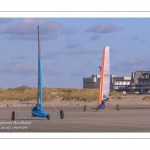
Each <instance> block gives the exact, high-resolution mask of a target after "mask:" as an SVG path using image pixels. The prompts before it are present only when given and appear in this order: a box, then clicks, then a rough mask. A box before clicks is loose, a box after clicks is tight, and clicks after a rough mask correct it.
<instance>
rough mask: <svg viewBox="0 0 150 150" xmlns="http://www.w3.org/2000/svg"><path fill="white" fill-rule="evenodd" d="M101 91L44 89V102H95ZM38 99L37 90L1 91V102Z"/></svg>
mask: <svg viewBox="0 0 150 150" xmlns="http://www.w3.org/2000/svg"><path fill="white" fill-rule="evenodd" d="M98 95H99V89H73V88H43V101H52V100H56V99H61V100H67V101H70V100H77V101H94V100H97V99H98ZM109 96H111V97H112V98H118V97H122V96H123V93H122V92H120V93H119V92H110V93H109ZM36 99H37V88H31V87H27V86H21V87H16V88H8V89H6V90H4V89H0V100H1V101H4V100H20V101H29V100H36Z"/></svg>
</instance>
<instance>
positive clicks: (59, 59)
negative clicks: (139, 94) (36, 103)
mask: <svg viewBox="0 0 150 150" xmlns="http://www.w3.org/2000/svg"><path fill="white" fill-rule="evenodd" d="M38 25H40V44H41V53H42V66H43V87H50V88H80V89H82V88H83V78H84V77H91V75H94V74H99V68H98V66H101V57H102V50H103V48H104V46H109V47H110V70H111V74H114V75H116V76H118V77H119V76H131V72H133V71H149V70H150V65H149V64H150V59H149V58H150V42H149V41H150V36H149V35H150V31H149V28H150V27H149V26H150V18H118V17H116V18H97V17H92V18H88V17H85V18H84V17H83V18H71V17H70V18H69V17H64V18H63V17H62V18H43V17H42V18H38V17H35V18H0V77H1V81H0V87H1V88H4V89H7V88H14V87H19V86H22V85H27V86H30V87H37V64H38V57H37V55H38V43H37V26H38Z"/></svg>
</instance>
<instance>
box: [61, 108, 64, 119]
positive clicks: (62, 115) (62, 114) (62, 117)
mask: <svg viewBox="0 0 150 150" xmlns="http://www.w3.org/2000/svg"><path fill="white" fill-rule="evenodd" d="M60 118H61V119H64V112H63V110H60Z"/></svg>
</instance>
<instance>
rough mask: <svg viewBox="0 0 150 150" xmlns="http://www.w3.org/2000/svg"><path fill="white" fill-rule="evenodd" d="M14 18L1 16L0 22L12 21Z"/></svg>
mask: <svg viewBox="0 0 150 150" xmlns="http://www.w3.org/2000/svg"><path fill="white" fill-rule="evenodd" d="M11 21H12V19H11V18H0V23H8V22H11Z"/></svg>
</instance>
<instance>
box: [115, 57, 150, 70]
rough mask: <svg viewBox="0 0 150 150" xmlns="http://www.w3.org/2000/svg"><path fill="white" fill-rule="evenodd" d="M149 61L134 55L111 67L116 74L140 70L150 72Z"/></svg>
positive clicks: (146, 58) (147, 58)
mask: <svg viewBox="0 0 150 150" xmlns="http://www.w3.org/2000/svg"><path fill="white" fill-rule="evenodd" d="M149 64H150V60H149V57H148V56H146V57H144V56H140V55H135V56H132V57H130V58H128V59H125V60H123V61H120V62H117V63H116V64H115V65H113V66H112V69H113V70H114V71H118V72H133V71H140V70H150V67H149Z"/></svg>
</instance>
